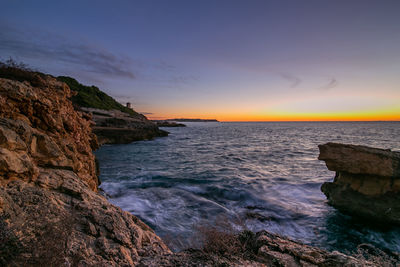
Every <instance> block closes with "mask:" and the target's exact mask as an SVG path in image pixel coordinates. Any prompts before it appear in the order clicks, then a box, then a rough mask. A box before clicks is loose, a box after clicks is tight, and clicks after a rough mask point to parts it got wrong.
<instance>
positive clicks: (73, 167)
mask: <svg viewBox="0 0 400 267" xmlns="http://www.w3.org/2000/svg"><path fill="white" fill-rule="evenodd" d="M31 76H32V73H30V75H29V77H28V78H29V79H28V81H24V82H20V81H15V80H9V79H1V78H0V238H1V240H0V265H9V266H37V265H42V266H133V265H135V264H136V263H138V261H139V260H140V258H141V257H144V256H147V257H149V256H151V255H155V254H160V253H168V252H169V249H168V248H167V247H166V246H165V244H164V243H163V242H162V241H161V239H160V238H159V237H158V236H156V235H155V234H154V232H153V230H151V229H150V228H149V227H148V226H147V225H145V224H144V223H143V222H141V221H140V220H139V219H138V218H136V217H135V216H133V215H131V214H129V213H127V212H124V211H122V210H121V209H120V208H118V207H115V206H113V205H111V204H110V203H109V202H108V201H107V200H106V199H105V198H104V197H103V196H101V195H100V194H99V193H98V192H97V191H98V184H99V180H98V178H97V171H96V169H97V168H96V162H95V157H94V155H93V153H92V150H93V149H95V148H97V147H98V144H97V139H96V136H95V135H94V134H92V130H91V125H92V124H93V123H92V121H91V120H90V116H88V115H86V114H82V113H80V112H77V111H75V110H74V108H73V106H72V104H71V102H70V101H69V100H68V98H69V97H70V96H71V94H72V93H71V91H70V89H69V88H68V86H66V85H65V84H64V83H62V82H58V81H57V80H55V79H54V78H52V77H50V76H40V75H37V76H36V75H34V77H35V80H34V81H35V83H34V85H35V86H33V85H32V84H31V81H32V80H31V78H32V77H31Z"/></svg>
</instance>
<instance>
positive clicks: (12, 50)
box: [0, 23, 135, 79]
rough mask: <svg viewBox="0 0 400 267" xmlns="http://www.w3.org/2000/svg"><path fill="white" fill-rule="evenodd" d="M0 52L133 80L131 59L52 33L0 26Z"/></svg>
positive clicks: (5, 54) (1, 24)
mask: <svg viewBox="0 0 400 267" xmlns="http://www.w3.org/2000/svg"><path fill="white" fill-rule="evenodd" d="M0 27H1V28H2V31H1V32H0V51H1V54H2V55H4V56H8V55H18V57H22V58H29V59H34V60H41V61H52V62H57V63H58V64H72V65H74V66H75V67H76V68H78V69H79V70H81V71H85V72H90V73H96V74H101V75H105V76H107V77H124V78H129V79H134V78H135V75H134V73H133V72H132V70H131V65H132V60H130V59H129V58H127V57H126V56H118V55H116V54H114V53H112V52H110V51H107V50H106V49H102V48H100V47H98V46H95V45H91V44H88V43H82V42H79V41H75V40H74V41H72V40H69V39H66V38H64V37H61V36H58V35H56V34H51V33H46V32H39V31H35V30H33V31H32V30H29V29H28V30H22V29H18V28H15V27H12V26H9V25H4V23H0Z"/></svg>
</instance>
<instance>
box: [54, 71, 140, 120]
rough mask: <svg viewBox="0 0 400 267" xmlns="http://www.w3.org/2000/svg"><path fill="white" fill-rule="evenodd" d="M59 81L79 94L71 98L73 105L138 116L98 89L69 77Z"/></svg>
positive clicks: (59, 78) (61, 78)
mask: <svg viewBox="0 0 400 267" xmlns="http://www.w3.org/2000/svg"><path fill="white" fill-rule="evenodd" d="M57 79H58V80H59V81H62V82H65V83H66V84H67V85H68V86H69V88H71V90H73V91H75V92H77V94H76V95H75V96H72V97H71V101H72V103H74V104H75V105H77V106H79V107H85V108H97V109H104V110H112V109H116V110H119V111H122V112H125V113H128V114H130V115H132V116H137V115H139V113H137V112H136V111H134V110H133V109H130V108H127V107H125V106H123V105H121V104H120V103H118V102H117V101H116V100H115V99H114V98H112V97H111V96H109V95H107V94H106V93H104V92H103V91H101V90H100V89H99V88H98V87H96V86H94V85H92V86H86V85H83V84H81V83H79V82H78V81H77V80H75V79H74V78H71V77H67V76H59V77H57Z"/></svg>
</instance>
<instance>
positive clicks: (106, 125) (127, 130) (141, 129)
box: [81, 108, 168, 145]
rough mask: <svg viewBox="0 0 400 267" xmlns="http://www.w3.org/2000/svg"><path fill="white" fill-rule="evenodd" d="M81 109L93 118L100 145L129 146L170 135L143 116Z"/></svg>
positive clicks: (94, 130)
mask: <svg viewBox="0 0 400 267" xmlns="http://www.w3.org/2000/svg"><path fill="white" fill-rule="evenodd" d="M81 109H82V111H84V112H87V113H89V114H90V115H91V116H92V118H93V121H94V122H95V125H94V126H93V132H94V133H95V134H96V136H97V139H98V141H99V143H100V145H103V144H128V143H132V142H134V141H141V140H150V139H153V138H155V137H162V136H167V135H168V132H166V131H163V130H160V129H159V128H158V125H157V124H156V123H154V122H152V121H149V120H148V119H147V118H146V117H145V116H143V115H141V114H138V115H136V116H132V115H130V114H127V113H125V112H121V111H118V110H110V111H109V110H101V109H94V108H81Z"/></svg>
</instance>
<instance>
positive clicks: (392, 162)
mask: <svg viewBox="0 0 400 267" xmlns="http://www.w3.org/2000/svg"><path fill="white" fill-rule="evenodd" d="M318 147H319V150H320V155H319V157H318V159H320V160H323V161H325V163H326V166H327V167H328V169H329V170H331V171H335V172H336V175H335V178H334V180H333V182H326V183H324V184H323V185H322V187H321V190H322V192H324V194H325V195H326V196H327V198H328V201H329V204H331V205H332V206H334V207H336V208H338V209H339V210H341V211H343V212H346V213H349V214H352V215H355V216H358V217H363V218H367V219H368V221H375V222H386V223H387V222H391V223H394V224H400V153H399V152H393V151H390V150H387V149H378V148H372V147H367V146H358V145H346V144H338V143H327V144H324V145H320V146H318Z"/></svg>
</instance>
